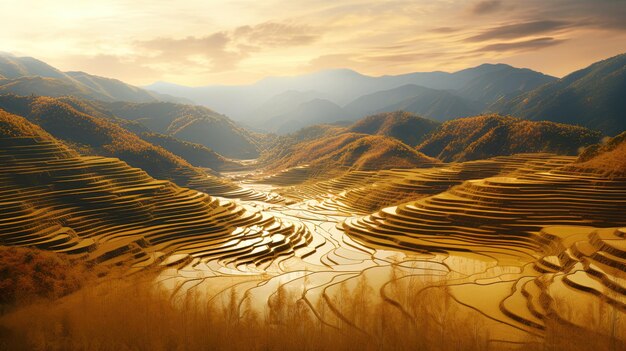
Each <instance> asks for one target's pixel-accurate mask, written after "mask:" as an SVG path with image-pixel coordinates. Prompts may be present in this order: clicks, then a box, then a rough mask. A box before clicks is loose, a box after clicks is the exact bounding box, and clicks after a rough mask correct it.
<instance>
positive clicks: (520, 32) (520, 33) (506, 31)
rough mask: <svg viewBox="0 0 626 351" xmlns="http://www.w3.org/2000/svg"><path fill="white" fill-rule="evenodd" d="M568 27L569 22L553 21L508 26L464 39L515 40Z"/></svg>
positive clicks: (476, 40) (471, 40)
mask: <svg viewBox="0 0 626 351" xmlns="http://www.w3.org/2000/svg"><path fill="white" fill-rule="evenodd" d="M569 26H571V24H570V23H569V22H565V21H553V20H545V21H532V22H522V23H515V24H508V25H504V26H499V27H494V28H490V29H487V30H486V31H484V32H482V33H481V34H478V35H475V36H472V37H469V38H467V39H465V41H468V42H479V41H487V40H493V39H516V38H522V37H526V36H529V35H536V34H543V33H546V32H553V31H556V30H561V29H564V28H567V27H569Z"/></svg>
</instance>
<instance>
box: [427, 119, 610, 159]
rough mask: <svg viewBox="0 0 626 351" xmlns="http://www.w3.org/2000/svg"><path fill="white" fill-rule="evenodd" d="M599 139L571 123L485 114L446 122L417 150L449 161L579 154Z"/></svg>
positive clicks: (592, 133)
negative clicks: (533, 153) (531, 154)
mask: <svg viewBox="0 0 626 351" xmlns="http://www.w3.org/2000/svg"><path fill="white" fill-rule="evenodd" d="M600 136H601V134H600V133H599V132H595V131H591V130H589V129H587V128H583V127H578V126H572V125H568V124H560V123H554V122H546V121H541V122H535V121H527V120H523V119H519V118H514V117H509V116H500V115H482V116H476V117H469V118H460V119H455V120H452V121H448V122H445V123H444V124H442V125H441V127H440V128H438V129H437V130H436V131H434V132H433V133H432V134H431V135H430V136H429V137H428V139H426V140H425V141H424V142H422V143H421V144H420V145H418V146H417V150H419V151H421V152H423V153H425V154H426V155H429V156H432V157H437V158H438V159H440V160H442V161H446V162H451V161H468V160H478V159H484V158H489V157H493V156H501V155H512V154H516V153H526V152H551V153H557V154H565V155H576V154H577V153H578V151H579V149H580V148H581V147H583V146H587V145H590V144H593V143H596V142H598V140H599V139H600Z"/></svg>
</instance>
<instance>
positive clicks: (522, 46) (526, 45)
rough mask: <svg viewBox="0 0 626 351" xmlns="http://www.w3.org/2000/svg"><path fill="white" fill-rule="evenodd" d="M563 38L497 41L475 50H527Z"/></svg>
mask: <svg viewBox="0 0 626 351" xmlns="http://www.w3.org/2000/svg"><path fill="white" fill-rule="evenodd" d="M564 41H565V40H564V39H554V38H551V37H545V38H537V39H531V40H525V41H518V42H512V43H498V44H491V45H487V46H484V47H482V48H480V49H477V50H475V51H477V52H484V51H494V52H507V51H529V50H537V49H542V48H545V47H549V46H554V45H558V44H561V43H562V42H564Z"/></svg>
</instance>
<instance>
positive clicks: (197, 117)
mask: <svg viewBox="0 0 626 351" xmlns="http://www.w3.org/2000/svg"><path fill="white" fill-rule="evenodd" d="M101 106H103V108H105V109H107V110H108V111H110V112H111V113H112V114H113V115H115V116H118V117H121V118H125V119H129V120H132V121H136V122H139V123H141V124H143V125H145V126H146V127H148V128H149V129H151V130H152V131H154V132H157V133H161V134H167V135H171V136H173V137H175V138H177V139H181V140H183V141H188V142H192V143H197V144H201V145H204V146H206V147H209V148H211V149H212V150H214V151H216V152H217V153H219V154H221V155H223V156H226V157H232V158H255V157H257V156H258V155H259V151H258V147H257V142H256V140H255V137H254V135H253V134H252V133H251V132H249V131H247V130H246V129H244V128H241V127H239V126H238V125H236V124H235V123H234V122H233V121H231V120H230V119H229V118H228V117H226V116H224V115H221V114H219V113H216V112H215V111H213V110H211V109H209V108H206V107H203V106H196V105H183V104H176V103H170V102H150V103H127V102H112V103H101Z"/></svg>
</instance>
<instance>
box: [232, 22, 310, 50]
mask: <svg viewBox="0 0 626 351" xmlns="http://www.w3.org/2000/svg"><path fill="white" fill-rule="evenodd" d="M232 37H233V39H235V40H240V41H243V40H245V41H247V42H248V43H249V44H251V45H258V46H261V47H285V46H299V45H306V44H311V43H313V42H314V41H316V40H317V39H318V38H319V35H318V34H317V33H316V30H315V29H314V28H312V27H311V26H307V25H290V24H284V23H276V22H266V23H261V24H258V25H256V26H241V27H238V28H237V29H235V30H234V31H233V33H232Z"/></svg>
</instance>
